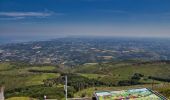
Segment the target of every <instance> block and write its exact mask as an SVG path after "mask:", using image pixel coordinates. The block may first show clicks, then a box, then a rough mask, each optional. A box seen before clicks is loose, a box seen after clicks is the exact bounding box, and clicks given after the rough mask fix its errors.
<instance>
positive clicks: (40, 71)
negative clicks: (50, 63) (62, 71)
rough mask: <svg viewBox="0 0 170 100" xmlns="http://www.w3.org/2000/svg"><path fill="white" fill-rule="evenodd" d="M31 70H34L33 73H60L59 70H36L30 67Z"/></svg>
mask: <svg viewBox="0 0 170 100" xmlns="http://www.w3.org/2000/svg"><path fill="white" fill-rule="evenodd" d="M29 72H33V73H59V71H58V70H34V69H30V70H29Z"/></svg>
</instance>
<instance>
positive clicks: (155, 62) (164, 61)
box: [132, 60, 170, 66]
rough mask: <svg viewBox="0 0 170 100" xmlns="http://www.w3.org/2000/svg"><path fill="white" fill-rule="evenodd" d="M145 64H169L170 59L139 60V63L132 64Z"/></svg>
mask: <svg viewBox="0 0 170 100" xmlns="http://www.w3.org/2000/svg"><path fill="white" fill-rule="evenodd" d="M146 64H170V60H157V61H146V62H139V63H134V64H132V65H137V66H140V65H146Z"/></svg>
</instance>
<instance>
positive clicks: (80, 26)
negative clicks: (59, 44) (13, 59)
mask: <svg viewBox="0 0 170 100" xmlns="http://www.w3.org/2000/svg"><path fill="white" fill-rule="evenodd" d="M69 36H72V37H74V36H108V37H111V36H112V37H117V36H118V37H121V36H123V37H170V0H0V39H1V40H4V41H27V40H28V41H29V40H39V39H53V38H58V37H69Z"/></svg>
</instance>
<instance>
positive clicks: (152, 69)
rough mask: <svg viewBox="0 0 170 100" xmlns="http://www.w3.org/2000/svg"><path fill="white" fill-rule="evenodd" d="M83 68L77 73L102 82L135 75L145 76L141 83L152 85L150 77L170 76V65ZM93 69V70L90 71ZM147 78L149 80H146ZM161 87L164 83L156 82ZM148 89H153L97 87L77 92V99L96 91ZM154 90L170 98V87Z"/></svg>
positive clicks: (115, 65) (86, 66) (108, 65)
mask: <svg viewBox="0 0 170 100" xmlns="http://www.w3.org/2000/svg"><path fill="white" fill-rule="evenodd" d="M82 67H83V68H77V69H76V70H75V72H78V73H83V74H80V75H83V76H85V77H89V78H95V79H98V80H101V81H105V82H107V81H113V82H114V81H118V80H128V79H130V78H131V76H132V75H133V74H134V73H141V74H144V75H145V77H144V78H143V79H141V80H140V81H141V82H145V83H152V80H150V79H147V77H148V76H156V77H163V78H169V76H170V64H162V63H160V64H156V63H155V64H143V65H132V64H128V63H126V64H125V63H119V64H103V65H85V66H82ZM90 68H91V70H90ZM145 78H146V79H147V80H145ZM154 82H155V83H158V84H157V85H158V86H160V85H161V84H164V83H163V82H159V81H154ZM140 87H148V88H151V84H146V85H136V86H122V87H95V88H88V89H85V90H82V91H80V92H77V93H76V94H75V97H81V96H82V95H86V96H92V94H93V92H94V91H96V90H108V89H111V90H119V89H130V88H140ZM154 90H156V91H158V92H160V93H162V94H163V95H164V96H166V97H168V98H170V85H168V86H166V87H162V86H160V87H158V88H154Z"/></svg>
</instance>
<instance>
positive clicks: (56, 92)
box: [0, 61, 170, 100]
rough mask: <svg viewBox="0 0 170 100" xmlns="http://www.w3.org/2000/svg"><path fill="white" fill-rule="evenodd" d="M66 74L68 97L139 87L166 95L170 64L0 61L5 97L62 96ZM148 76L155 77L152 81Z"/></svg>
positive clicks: (0, 76)
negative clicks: (66, 64) (69, 64)
mask: <svg viewBox="0 0 170 100" xmlns="http://www.w3.org/2000/svg"><path fill="white" fill-rule="evenodd" d="M66 74H67V75H68V85H69V90H68V91H69V93H68V97H89V96H90V97H91V96H92V94H93V92H94V91H96V90H111V89H112V90H121V89H130V88H140V87H147V88H153V87H154V90H156V91H158V92H160V93H162V94H163V95H165V96H167V97H169V96H170V95H169V92H170V85H169V83H168V82H165V81H169V77H170V64H169V63H167V62H147V63H145V62H139V61H138V62H135V61H120V62H110V63H100V64H85V65H81V66H76V67H73V68H63V67H58V66H46V65H27V64H21V63H0V79H1V80H0V85H3V86H5V97H6V98H10V99H11V97H15V98H17V97H30V98H37V99H42V98H43V96H44V95H47V96H48V97H49V98H51V99H53V98H57V99H63V98H64V89H63V85H64V81H63V79H62V77H63V75H66ZM149 76H152V77H156V78H158V80H157V79H154V81H153V79H150V78H149ZM159 79H164V80H163V81H162V80H161V81H160V80H159ZM79 83H81V84H79ZM152 84H154V85H153V86H152ZM165 84H166V85H165ZM15 98H12V100H13V99H14V100H15ZM10 99H9V100H10ZM26 99H27V98H26Z"/></svg>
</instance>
